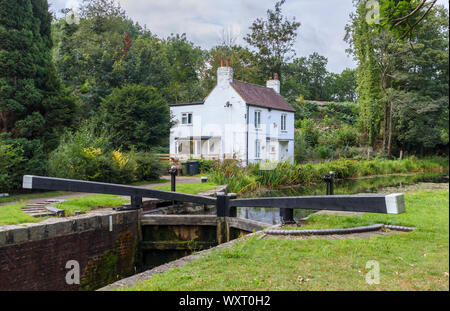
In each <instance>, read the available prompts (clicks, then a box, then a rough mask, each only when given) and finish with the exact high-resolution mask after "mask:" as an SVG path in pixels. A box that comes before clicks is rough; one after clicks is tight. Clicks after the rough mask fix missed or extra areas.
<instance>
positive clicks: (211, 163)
mask: <svg viewBox="0 0 450 311" xmlns="http://www.w3.org/2000/svg"><path fill="white" fill-rule="evenodd" d="M199 165H200V173H203V174H204V173H209V172H211V171H212V170H214V169H215V168H216V167H217V165H218V163H217V161H216V160H199Z"/></svg>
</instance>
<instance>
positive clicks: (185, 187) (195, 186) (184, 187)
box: [153, 182, 218, 194]
mask: <svg viewBox="0 0 450 311" xmlns="http://www.w3.org/2000/svg"><path fill="white" fill-rule="evenodd" d="M217 186H218V185H217V184H215V183H213V182H206V183H189V184H178V185H176V188H175V190H176V192H182V193H189V194H197V193H200V192H205V191H208V190H212V189H215V188H216V187H217ZM153 189H158V190H165V191H170V185H163V186H157V187H154V188H153Z"/></svg>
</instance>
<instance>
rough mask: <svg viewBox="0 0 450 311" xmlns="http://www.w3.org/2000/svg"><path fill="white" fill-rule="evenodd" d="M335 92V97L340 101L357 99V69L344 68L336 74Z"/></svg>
mask: <svg viewBox="0 0 450 311" xmlns="http://www.w3.org/2000/svg"><path fill="white" fill-rule="evenodd" d="M333 94H334V99H335V100H337V101H339V102H345V101H349V102H355V101H356V98H357V96H356V71H355V70H354V69H348V68H347V69H344V70H343V71H342V72H341V74H339V75H337V76H336V79H335V80H334V87H333Z"/></svg>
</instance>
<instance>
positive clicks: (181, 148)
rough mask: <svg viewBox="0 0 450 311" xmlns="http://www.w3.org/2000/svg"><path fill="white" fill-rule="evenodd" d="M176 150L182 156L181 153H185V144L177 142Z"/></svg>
mask: <svg viewBox="0 0 450 311" xmlns="http://www.w3.org/2000/svg"><path fill="white" fill-rule="evenodd" d="M175 149H176V152H177V154H180V153H181V152H183V144H182V143H181V142H179V141H177V142H176V143H175Z"/></svg>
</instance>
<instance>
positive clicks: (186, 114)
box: [181, 112, 194, 125]
mask: <svg viewBox="0 0 450 311" xmlns="http://www.w3.org/2000/svg"><path fill="white" fill-rule="evenodd" d="M193 115H194V114H193V113H192V112H182V113H181V125H192V121H193V118H194V117H193ZM184 118H186V123H183V119H184ZM189 119H190V120H189ZM189 121H190V122H189Z"/></svg>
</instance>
